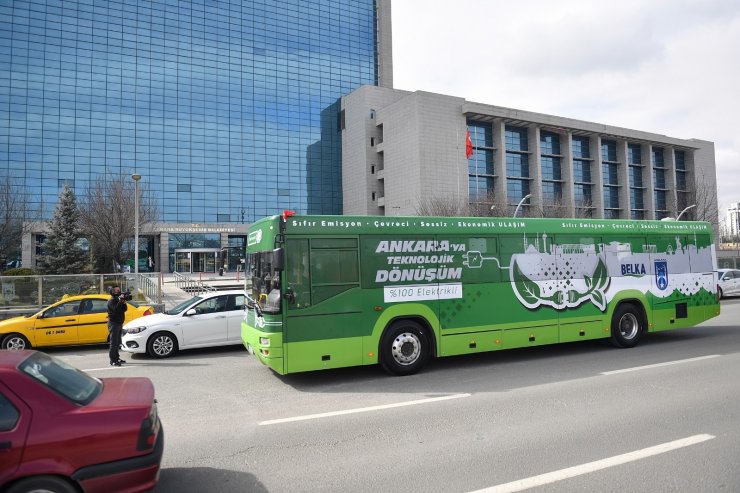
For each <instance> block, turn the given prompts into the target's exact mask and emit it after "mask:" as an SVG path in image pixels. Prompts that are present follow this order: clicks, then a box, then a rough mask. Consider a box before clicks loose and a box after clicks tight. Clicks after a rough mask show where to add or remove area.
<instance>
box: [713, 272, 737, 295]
mask: <svg viewBox="0 0 740 493" xmlns="http://www.w3.org/2000/svg"><path fill="white" fill-rule="evenodd" d="M717 277H718V281H717V295H718V296H719V297H720V299H722V298H724V297H725V296H728V295H736V294H740V270H737V269H717Z"/></svg>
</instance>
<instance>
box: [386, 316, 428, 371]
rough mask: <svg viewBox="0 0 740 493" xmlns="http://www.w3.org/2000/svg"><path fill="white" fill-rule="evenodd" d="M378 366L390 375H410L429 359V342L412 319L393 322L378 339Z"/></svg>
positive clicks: (420, 327)
mask: <svg viewBox="0 0 740 493" xmlns="http://www.w3.org/2000/svg"><path fill="white" fill-rule="evenodd" d="M378 355H379V356H380V366H381V367H382V368H383V369H384V370H385V371H386V372H388V373H390V374H391V375H411V374H413V373H416V372H417V371H419V370H420V369H421V368H422V367H423V366H424V365H425V364H426V363H427V361H429V357H430V355H431V344H430V342H429V337H428V336H427V333H426V331H424V329H423V328H422V326H421V325H419V324H418V323H416V322H414V321H412V320H401V321H397V322H394V323H393V324H391V326H390V327H388V329H387V330H386V331H385V333H384V334H383V337H382V338H381V340H380V349H379V351H378Z"/></svg>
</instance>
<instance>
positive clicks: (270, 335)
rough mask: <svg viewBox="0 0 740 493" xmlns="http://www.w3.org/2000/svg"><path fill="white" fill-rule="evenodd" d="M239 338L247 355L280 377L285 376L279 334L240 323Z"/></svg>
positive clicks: (281, 343)
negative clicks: (254, 357)
mask: <svg viewBox="0 0 740 493" xmlns="http://www.w3.org/2000/svg"><path fill="white" fill-rule="evenodd" d="M241 336H242V343H243V344H244V347H245V348H246V349H247V351H248V352H249V354H253V355H254V356H256V357H257V359H259V360H260V361H261V362H262V364H263V365H267V366H269V367H270V368H272V369H273V370H274V371H275V372H277V373H279V374H280V375H284V374H285V369H284V368H283V334H282V333H281V332H265V331H262V330H260V329H258V328H257V327H252V326H251V325H248V324H247V323H246V322H245V321H242V327H241Z"/></svg>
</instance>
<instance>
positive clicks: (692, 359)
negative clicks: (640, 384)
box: [601, 354, 720, 375]
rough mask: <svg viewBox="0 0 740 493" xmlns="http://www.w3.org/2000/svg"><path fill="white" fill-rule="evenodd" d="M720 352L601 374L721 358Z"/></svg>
mask: <svg viewBox="0 0 740 493" xmlns="http://www.w3.org/2000/svg"><path fill="white" fill-rule="evenodd" d="M719 357H720V355H719V354H710V355H707V356H699V357H698V358H689V359H679V360H676V361H667V362H665V363H656V364H654V365H645V366H635V367H634V368H624V369H622V370H612V371H604V372H601V375H616V374H617V373H627V372H630V371H640V370H648V369H650V368H659V367H661V366H671V365H679V364H681V363H692V362H694V361H701V360H704V359H711V358H719Z"/></svg>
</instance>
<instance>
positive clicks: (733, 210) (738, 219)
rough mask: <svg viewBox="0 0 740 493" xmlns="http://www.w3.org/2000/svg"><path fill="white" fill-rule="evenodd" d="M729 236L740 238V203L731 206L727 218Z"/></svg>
mask: <svg viewBox="0 0 740 493" xmlns="http://www.w3.org/2000/svg"><path fill="white" fill-rule="evenodd" d="M725 228H726V231H725V233H726V234H727V236H740V202H737V203H734V204H730V207H728V208H727V217H726V218H725Z"/></svg>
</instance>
